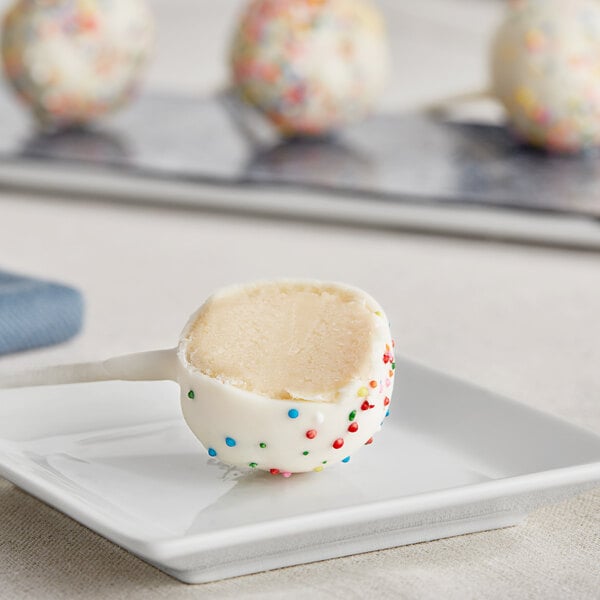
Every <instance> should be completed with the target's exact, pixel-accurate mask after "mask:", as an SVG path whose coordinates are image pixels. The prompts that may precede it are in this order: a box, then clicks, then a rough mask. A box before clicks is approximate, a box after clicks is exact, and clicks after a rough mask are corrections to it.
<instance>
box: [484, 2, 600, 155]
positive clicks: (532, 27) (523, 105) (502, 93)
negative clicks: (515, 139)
mask: <svg viewBox="0 0 600 600" xmlns="http://www.w3.org/2000/svg"><path fill="white" fill-rule="evenodd" d="M492 79H493V91H494V94H495V95H496V96H497V97H498V98H499V99H500V100H501V102H502V103H503V104H504V106H505V108H506V110H507V112H508V118H509V121H510V123H511V126H512V127H513V129H514V130H515V132H516V134H517V135H518V136H519V137H520V138H522V139H523V141H525V142H527V143H529V144H532V145H534V146H538V147H541V148H545V149H547V150H550V151H554V152H577V151H579V150H582V149H584V148H587V147H591V146H597V145H599V144H600V2H598V1H597V0H518V1H513V2H511V4H510V9H509V14H508V16H507V18H506V20H505V21H504V23H503V24H502V26H501V27H500V29H499V31H498V33H497V35H496V38H495V41H494V44H493V49H492Z"/></svg>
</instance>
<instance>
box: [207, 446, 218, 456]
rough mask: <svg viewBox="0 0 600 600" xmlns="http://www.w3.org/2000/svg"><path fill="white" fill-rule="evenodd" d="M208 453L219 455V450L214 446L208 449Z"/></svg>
mask: <svg viewBox="0 0 600 600" xmlns="http://www.w3.org/2000/svg"><path fill="white" fill-rule="evenodd" d="M208 455H209V456H216V455H217V451H216V450H215V449H214V448H209V449H208Z"/></svg>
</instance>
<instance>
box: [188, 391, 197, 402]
mask: <svg viewBox="0 0 600 600" xmlns="http://www.w3.org/2000/svg"><path fill="white" fill-rule="evenodd" d="M195 397H196V394H195V393H194V390H190V391H189V392H188V398H189V399H190V400H193V399H194V398H195Z"/></svg>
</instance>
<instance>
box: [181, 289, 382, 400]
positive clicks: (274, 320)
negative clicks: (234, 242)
mask: <svg viewBox="0 0 600 600" xmlns="http://www.w3.org/2000/svg"><path fill="white" fill-rule="evenodd" d="M377 319H378V317H377V316H376V314H375V312H374V310H373V309H372V308H369V306H368V305H367V297H366V296H364V295H362V294H361V293H360V292H359V291H358V290H353V289H348V288H343V287H337V286H335V285H327V284H323V285H319V284H310V283H297V282H285V283H281V282H274V283H262V284H257V285H254V286H250V287H240V288H237V289H235V290H233V291H227V292H226V293H224V294H219V295H217V296H215V297H213V298H211V299H210V300H209V301H208V302H207V303H206V304H205V305H204V306H203V307H202V309H201V310H200V311H199V313H198V314H197V316H196V319H195V321H194V322H193V323H192V325H191V327H190V328H189V330H188V333H187V357H186V358H187V360H188V362H189V363H190V364H191V365H192V366H193V367H195V368H196V369H198V370H199V371H201V372H202V373H204V374H206V375H208V376H210V377H215V378H217V379H220V380H221V381H224V382H226V383H229V384H232V385H234V386H237V387H240V388H242V389H245V390H249V391H253V392H256V393H259V394H262V395H265V396H268V397H271V398H280V399H291V398H294V399H298V400H313V401H325V402H335V401H336V400H337V399H338V392H339V390H340V389H341V388H343V387H344V386H345V385H347V384H348V383H350V381H351V380H353V379H355V378H362V379H364V378H366V377H368V373H367V372H366V371H367V370H368V368H369V364H370V357H371V353H372V340H373V336H374V331H375V328H376V326H377Z"/></svg>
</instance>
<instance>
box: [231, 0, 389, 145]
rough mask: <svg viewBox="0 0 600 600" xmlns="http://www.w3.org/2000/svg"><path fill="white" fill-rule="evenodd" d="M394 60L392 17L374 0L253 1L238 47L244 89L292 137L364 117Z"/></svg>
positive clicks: (237, 69)
mask: <svg viewBox="0 0 600 600" xmlns="http://www.w3.org/2000/svg"><path fill="white" fill-rule="evenodd" d="M388 65H389V59H388V48H387V39H386V35H385V28H384V23H383V20H382V18H381V15H380V14H379V12H378V11H377V10H376V8H375V7H374V6H373V5H372V4H371V3H370V2H369V1H368V0H253V1H252V2H251V3H250V5H249V7H248V9H247V11H246V13H245V14H244V15H243V17H242V19H241V22H240V24H239V27H238V30H237V32H236V34H235V38H234V42H233V47H232V53H231V67H232V72H233V80H234V83H235V86H236V87H237V89H238V90H239V92H240V94H241V96H242V97H243V98H244V99H245V100H246V101H248V102H249V103H250V104H252V105H254V106H255V107H256V108H258V109H259V110H260V111H261V112H263V113H264V114H265V115H266V116H267V118H268V119H269V120H270V121H271V122H272V123H273V124H274V125H275V126H276V127H277V128H278V129H279V130H280V132H281V133H282V134H284V135H288V136H293V135H300V136H319V135H323V134H326V133H328V132H330V131H331V130H334V129H336V128H339V127H341V126H343V125H345V124H347V123H351V122H353V121H357V120H359V119H361V118H362V117H364V115H365V114H366V113H367V112H368V111H369V110H370V109H371V108H372V107H373V105H374V103H375V101H376V100H377V97H378V96H379V94H380V93H381V91H382V89H383V86H384V83H385V79H386V76H387V72H388Z"/></svg>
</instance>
